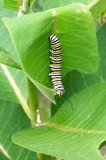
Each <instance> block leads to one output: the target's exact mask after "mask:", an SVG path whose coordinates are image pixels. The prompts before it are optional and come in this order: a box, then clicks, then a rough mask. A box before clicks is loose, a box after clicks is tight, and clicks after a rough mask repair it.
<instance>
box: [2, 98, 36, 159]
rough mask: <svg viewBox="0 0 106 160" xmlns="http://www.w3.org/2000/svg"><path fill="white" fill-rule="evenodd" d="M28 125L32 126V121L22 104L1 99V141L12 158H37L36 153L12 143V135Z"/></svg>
mask: <svg viewBox="0 0 106 160" xmlns="http://www.w3.org/2000/svg"><path fill="white" fill-rule="evenodd" d="M26 127H30V121H29V120H28V118H27V117H26V115H25V113H24V112H23V110H22V108H21V106H19V105H17V104H15V103H9V102H6V101H0V143H1V145H2V148H3V149H4V150H5V153H7V155H8V156H9V157H10V159H12V160H29V159H31V160H36V159H37V158H36V153H33V152H30V151H28V150H26V149H23V148H21V147H18V146H17V145H15V144H13V143H12V140H11V136H12V135H13V134H14V133H15V132H17V131H19V130H22V129H24V128H26ZM1 160H2V159H1Z"/></svg>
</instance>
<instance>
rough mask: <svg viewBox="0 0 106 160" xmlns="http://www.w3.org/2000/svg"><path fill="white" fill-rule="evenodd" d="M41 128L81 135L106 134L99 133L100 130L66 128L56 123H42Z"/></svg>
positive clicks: (105, 132)
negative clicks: (51, 128)
mask: <svg viewBox="0 0 106 160" xmlns="http://www.w3.org/2000/svg"><path fill="white" fill-rule="evenodd" d="M39 126H47V127H53V128H56V129H60V130H62V131H71V132H79V133H94V134H95V133H96V134H106V131H101V130H100V131H99V130H92V129H91V130H87V129H79V128H71V127H65V126H61V125H58V124H55V123H50V122H48V123H41V124H40V125H39Z"/></svg>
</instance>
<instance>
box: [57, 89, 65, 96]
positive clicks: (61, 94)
mask: <svg viewBox="0 0 106 160" xmlns="http://www.w3.org/2000/svg"><path fill="white" fill-rule="evenodd" d="M56 95H57V96H58V97H62V96H63V95H64V91H62V90H58V91H56Z"/></svg>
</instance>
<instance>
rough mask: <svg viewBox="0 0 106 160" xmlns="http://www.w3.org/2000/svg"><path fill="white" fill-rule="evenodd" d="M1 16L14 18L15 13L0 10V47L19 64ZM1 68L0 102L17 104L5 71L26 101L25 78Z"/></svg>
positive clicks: (12, 70) (9, 69)
mask: <svg viewBox="0 0 106 160" xmlns="http://www.w3.org/2000/svg"><path fill="white" fill-rule="evenodd" d="M3 16H7V17H14V16H16V12H13V11H9V10H6V9H2V8H0V46H1V47H2V48H5V50H6V52H7V53H10V56H11V57H12V58H13V59H14V61H16V62H17V63H18V64H19V60H18V56H17V54H16V51H15V49H14V46H13V43H12V41H11V38H10V35H9V33H8V31H7V29H6V27H5V26H4V23H3V21H2V20H1V18H2V17H3ZM1 66H2V65H1V64H0V100H8V101H12V102H17V103H19V100H18V98H17V96H16V93H15V92H14V87H13V85H11V83H10V82H11V81H10V82H9V81H8V78H7V76H6V70H8V72H9V74H10V75H11V76H12V79H13V80H14V81H15V83H16V85H17V88H18V90H19V91H20V92H21V93H22V94H23V95H24V98H25V99H27V97H28V94H27V90H26V87H27V85H26V79H25V78H26V77H25V74H24V73H23V71H19V70H16V69H14V68H11V67H5V71H4V70H3V68H2V67H1ZM6 68H7V69H6Z"/></svg>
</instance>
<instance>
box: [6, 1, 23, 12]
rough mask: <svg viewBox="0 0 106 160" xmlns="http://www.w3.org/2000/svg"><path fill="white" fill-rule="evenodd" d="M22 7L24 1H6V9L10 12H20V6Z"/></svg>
mask: <svg viewBox="0 0 106 160" xmlns="http://www.w3.org/2000/svg"><path fill="white" fill-rule="evenodd" d="M21 5H22V0H9V1H8V0H4V5H3V7H4V8H7V9H10V10H15V11H18V10H19V6H21Z"/></svg>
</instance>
